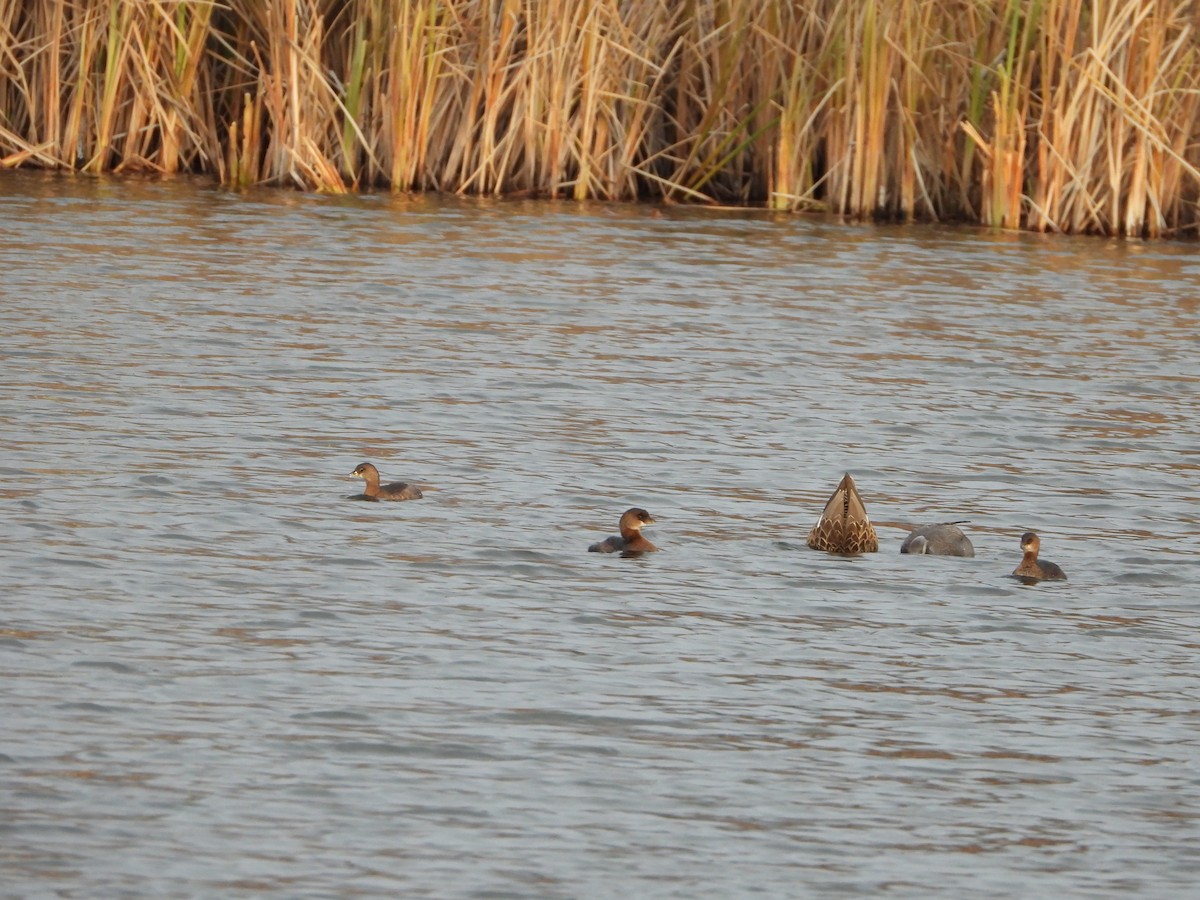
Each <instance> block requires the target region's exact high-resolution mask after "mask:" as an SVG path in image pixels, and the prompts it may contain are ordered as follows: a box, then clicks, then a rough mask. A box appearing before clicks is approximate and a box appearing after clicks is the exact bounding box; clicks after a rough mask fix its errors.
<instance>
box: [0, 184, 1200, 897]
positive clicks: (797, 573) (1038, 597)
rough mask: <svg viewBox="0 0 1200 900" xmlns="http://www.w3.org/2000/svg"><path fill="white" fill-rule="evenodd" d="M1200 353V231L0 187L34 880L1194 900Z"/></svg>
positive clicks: (6, 563) (325, 890)
mask: <svg viewBox="0 0 1200 900" xmlns="http://www.w3.org/2000/svg"><path fill="white" fill-rule="evenodd" d="M1198 334H1200V256H1197V251H1196V246H1195V245H1194V244H1184V243H1150V244H1145V243H1137V242H1127V243H1121V242H1115V241H1104V240H1096V239H1069V238H1062V237H1039V236H1031V235H1014V234H999V235H996V234H989V233H985V232H981V231H978V230H973V229H956V228H938V227H895V228H892V227H871V226H859V225H847V224H841V223H837V222H830V221H822V220H813V219H806V218H799V217H788V216H773V215H770V214H766V213H760V212H745V211H743V212H737V211H705V210H697V209H680V208H670V209H665V210H651V209H649V208H644V207H619V206H604V205H583V206H578V205H573V204H554V203H524V202H496V203H493V202H473V201H471V202H468V201H458V200H454V199H446V198H416V199H411V198H399V199H396V198H390V197H379V196H373V197H360V198H349V199H347V198H333V197H313V196H302V195H298V194H294V193H289V192H285V191H280V192H270V193H261V194H250V195H243V196H239V195H235V194H230V193H224V192H221V191H218V190H214V189H210V188H208V187H206V186H204V185H202V184H193V183H188V182H179V183H173V184H152V183H142V182H137V181H131V182H120V181H90V180H84V179H59V178H54V177H43V176H40V175H29V174H14V173H3V174H0V341H2V349H3V378H2V382H0V430H2V433H3V442H2V444H0V447H2V456H0V474H2V475H3V481H2V482H0V505H2V507H3V516H2V517H0V596H2V598H3V599H2V600H0V609H2V610H3V620H2V621H0V716H2V719H3V728H2V730H0V872H2V873H3V874H2V877H0V883H2V884H3V887H0V892H2V893H4V894H5V895H6V896H22V897H33V896H63V897H84V896H108V897H118V896H121V897H140V896H210V897H215V896H223V897H234V896H245V897H251V896H253V897H260V896H270V897H334V896H336V897H360V896H361V897H366V896H391V897H400V896H404V897H416V896H431V897H432V896H445V897H491V898H495V897H538V898H540V897H550V898H571V897H621V898H625V897H679V898H691V897H697V896H709V897H742V896H759V897H763V896H768V897H784V896H787V897H831V896H836V897H860V896H864V895H882V894H886V895H888V896H911V897H929V896H943V897H967V896H970V897H1011V896H1022V897H1035V896H1060V895H1061V896H1114V897H1115V896H1119V897H1127V896H1132V895H1141V896H1160V897H1165V896H1180V895H1182V894H1184V893H1188V892H1194V891H1195V885H1196V883H1197V881H1198V880H1200V712H1198V700H1197V698H1200V667H1198V665H1197V650H1198V648H1200V631H1198V629H1200V601H1198V600H1197V597H1198V593H1197V585H1198V584H1200V555H1198V553H1197V551H1198V550H1200V429H1198V427H1197V402H1198V399H1200V398H1198V391H1197V388H1198V387H1200V354H1198V352H1197V350H1198V343H1197V335H1198ZM366 460H371V461H374V462H375V463H376V464H377V465H378V466H379V468H380V469H381V471H382V472H383V475H384V479H385V481H386V480H412V481H415V482H416V483H418V484H420V485H421V486H422V488H423V489H424V491H425V499H423V500H421V501H418V502H410V503H373V504H372V503H356V502H352V501H351V500H349V499H347V498H348V497H349V496H350V495H352V494H355V493H357V492H359V491H361V489H362V482H361V481H351V480H349V479H347V478H346V477H345V476H346V474H347V473H348V472H350V470H351V469H353V468H354V466H355V465H356V464H358V463H359V462H363V461H366ZM847 471H849V472H852V473H853V474H854V476H855V479H856V480H857V482H858V486H859V489H860V490H861V491H862V494H863V496H864V499H865V501H866V504H867V508H868V510H869V511H870V513H871V515H872V518H873V520H874V521H875V524H876V528H877V530H878V532H879V536H880V543H881V549H880V552H879V553H877V554H872V555H868V556H862V557H856V558H842V557H836V556H830V555H825V554H821V553H817V552H814V551H811V550H808V549H807V548H806V547H805V537H806V535H807V532H808V529H809V528H810V527H811V526H812V524H813V523H814V522H815V520H816V518H817V516H818V514H819V512H820V510H821V507H822V506H823V504H824V502H825V500H826V499H827V498H828V496H829V493H830V492H831V491H832V490H833V487H834V485H835V484H836V483H837V481H838V480H839V479H840V478H841V476H842V474H843V473H844V472H847ZM633 505H637V506H643V507H645V508H647V509H649V510H650V511H651V513H652V514H653V515H654V516H655V517H656V518H657V520H658V524H657V525H656V526H654V527H653V528H652V529H651V530H649V531H648V532H647V534H648V536H650V537H651V538H652V539H653V540H654V541H655V542H656V543H657V544H658V545H659V546H660V547H661V549H662V552H660V553H657V554H649V555H646V556H643V557H641V558H638V559H622V558H620V557H617V556H604V555H599V554H589V553H587V552H585V549H586V547H587V545H588V544H589V543H591V542H592V541H595V540H598V539H599V538H601V537H603V536H605V535H608V534H612V533H614V531H615V526H616V520H617V517H618V516H619V515H620V513H621V511H622V510H624V509H625V508H627V507H629V506H633ZM947 519H965V520H968V524H967V525H965V526H964V529H965V530H966V531H967V533H968V534H969V535H970V536H971V537H972V539H973V540H974V543H975V547H976V553H977V555H976V557H975V558H974V559H948V558H938V557H910V556H901V555H900V554H899V553H898V549H899V546H900V542H901V540H902V538H903V537H904V535H905V534H906V532H907V530H908V527H909V526H911V525H915V524H920V523H924V522H931V521H945V520H947ZM1029 529H1033V530H1036V531H1038V532H1039V533H1040V534H1041V536H1042V553H1043V556H1044V557H1045V558H1047V559H1050V560H1053V561H1055V562H1057V563H1059V564H1060V565H1061V566H1062V567H1063V568H1064V569H1065V570H1066V572H1067V574H1068V575H1069V577H1070V580H1069V581H1067V582H1060V583H1042V584H1038V585H1034V586H1025V585H1022V584H1019V583H1018V582H1016V581H1015V580H1013V579H1011V578H1010V577H1008V575H1009V573H1010V572H1011V571H1012V569H1013V568H1014V567H1015V566H1016V565H1017V563H1018V562H1019V560H1020V549H1019V547H1018V541H1019V537H1020V535H1021V533H1022V532H1023V531H1026V530H1029Z"/></svg>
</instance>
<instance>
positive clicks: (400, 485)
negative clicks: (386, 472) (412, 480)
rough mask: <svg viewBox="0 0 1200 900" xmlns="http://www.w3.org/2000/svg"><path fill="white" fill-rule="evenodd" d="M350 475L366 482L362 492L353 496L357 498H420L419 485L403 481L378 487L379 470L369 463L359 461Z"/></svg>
mask: <svg viewBox="0 0 1200 900" xmlns="http://www.w3.org/2000/svg"><path fill="white" fill-rule="evenodd" d="M350 477H351V478H361V479H362V480H363V481H365V482H366V483H367V486H366V487H365V488H364V489H363V492H362V494H360V495H359V496H358V497H356V498H355V499H357V500H420V499H421V497H422V494H421V489H420V488H419V487H417V486H416V485H415V484H406V483H405V482H403V481H397V482H395V483H394V484H385V485H383V486H382V487H380V485H379V470H378V469H377V468H375V467H374V466H373V465H371V464H370V463H360V464H359V465H358V466H357V467H356V468H355V470H354V471H353V472H351V473H350Z"/></svg>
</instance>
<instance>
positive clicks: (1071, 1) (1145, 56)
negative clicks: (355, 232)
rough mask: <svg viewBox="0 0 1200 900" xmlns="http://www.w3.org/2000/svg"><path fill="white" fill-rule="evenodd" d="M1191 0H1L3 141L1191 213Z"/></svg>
mask: <svg viewBox="0 0 1200 900" xmlns="http://www.w3.org/2000/svg"><path fill="white" fill-rule="evenodd" d="M1198 24H1200V19H1198V18H1197V14H1196V12H1195V9H1194V4H1192V3H1190V2H1187V0H868V2H863V0H811V2H799V0H792V2H787V0H684V2H678V3H676V2H667V0H0V165H2V166H8V167H13V166H41V167H51V168H63V169H72V170H79V171H85V172H107V171H124V170H145V171H150V172H159V173H164V174H170V173H174V172H181V171H191V172H209V173H213V174H214V175H215V176H216V177H217V178H219V179H220V181H221V182H222V183H225V184H227V185H230V186H234V187H246V186H250V185H254V184H262V183H267V184H288V185H294V186H296V187H299V188H302V189H312V190H321V191H345V190H355V189H365V188H370V187H378V186H387V187H389V188H391V189H392V190H396V191H423V190H435V191H457V192H461V193H472V194H514V193H524V194H530V195H537V196H546V197H571V198H575V199H585V198H603V199H611V200H629V199H661V200H666V201H692V202H708V203H737V204H746V203H763V204H765V205H767V206H769V207H771V208H774V209H781V210H798V209H818V208H819V209H829V210H832V211H835V212H840V213H844V214H849V215H855V216H882V217H888V218H896V219H905V218H911V217H916V218H924V219H946V218H951V219H967V220H973V221H980V222H983V223H987V224H991V225H995V226H999V227H1005V228H1022V227H1023V228H1030V229H1035V230H1055V231H1064V232H1092V233H1103V234H1125V235H1146V236H1158V235H1168V234H1181V233H1186V232H1189V231H1193V230H1195V229H1196V228H1197V225H1198V223H1200V206H1198V202H1197V201H1198V199H1200V141H1198V138H1200V42H1198V38H1197V31H1196V28H1197V25H1198Z"/></svg>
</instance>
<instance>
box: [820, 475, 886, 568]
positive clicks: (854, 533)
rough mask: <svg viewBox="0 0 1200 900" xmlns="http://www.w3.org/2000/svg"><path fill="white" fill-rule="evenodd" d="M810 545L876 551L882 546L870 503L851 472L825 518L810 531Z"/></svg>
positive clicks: (839, 550) (833, 549)
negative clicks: (866, 500)
mask: <svg viewBox="0 0 1200 900" xmlns="http://www.w3.org/2000/svg"><path fill="white" fill-rule="evenodd" d="M808 546H810V547H812V548H813V549H814V550H824V551H825V552H826V553H874V552H875V551H876V550H878V549H879V538H878V537H876V536H875V529H874V528H872V527H871V520H870V519H869V518H868V517H867V507H866V506H865V505H864V504H863V500H862V497H861V496H859V493H858V488H857V487H855V486H854V479H853V478H851V477H850V474H849V473H847V474H846V475H845V477H843V478H842V480H841V481H839V482H838V486H837V488H836V490H834V492H833V496H831V497H830V498H829V502H828V503H826V504H825V511H824V512H822V513H821V518H819V519H817V524H816V525H814V526H813V528H812V531H810V532H809V533H808Z"/></svg>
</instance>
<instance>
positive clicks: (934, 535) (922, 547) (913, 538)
mask: <svg viewBox="0 0 1200 900" xmlns="http://www.w3.org/2000/svg"><path fill="white" fill-rule="evenodd" d="M958 526H959V523H958V522H939V523H937V524H935V525H922V526H921V527H920V528H916V529H913V531H912V533H910V534H909V536H908V537H906V538H905V539H904V543H902V544H901V545H900V552H901V553H928V554H931V555H933V556H974V555H975V548H974V547H973V546H972V545H971V540H970V538H968V537H967V536H966V535H965V534H963V533H962V529H961V528H959V527H958Z"/></svg>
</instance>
